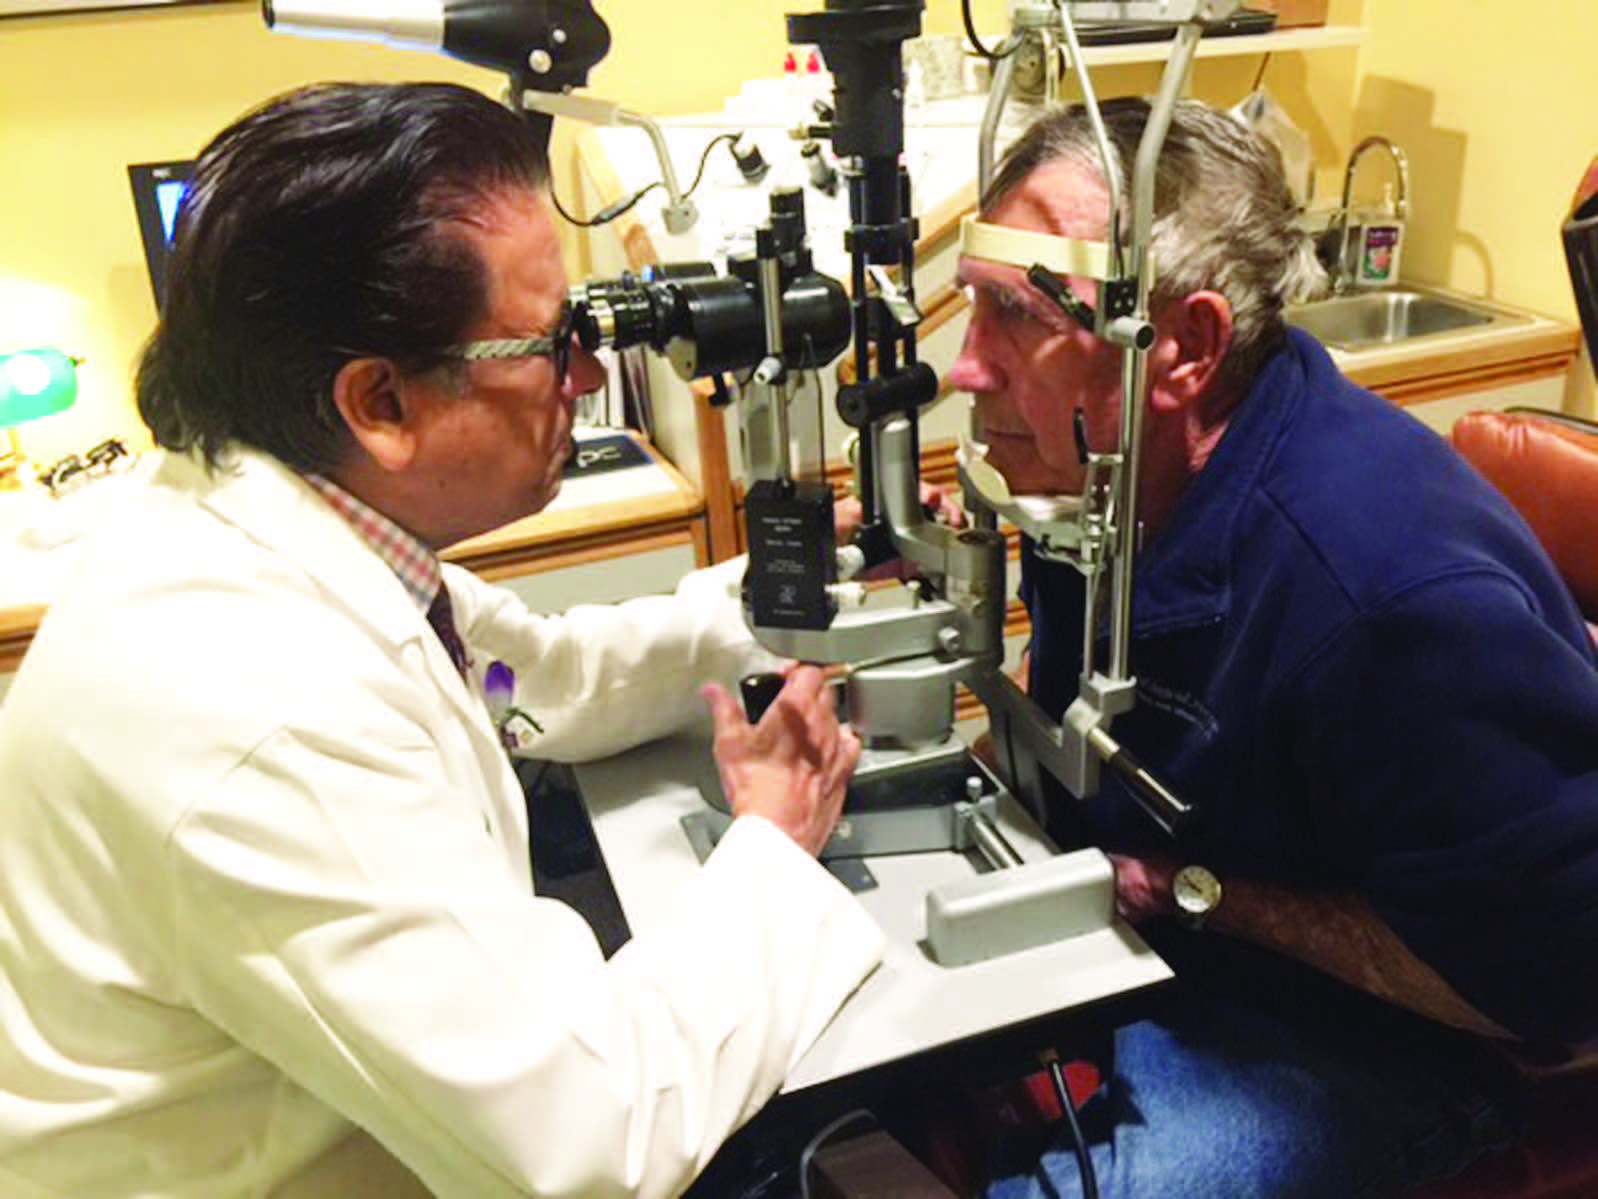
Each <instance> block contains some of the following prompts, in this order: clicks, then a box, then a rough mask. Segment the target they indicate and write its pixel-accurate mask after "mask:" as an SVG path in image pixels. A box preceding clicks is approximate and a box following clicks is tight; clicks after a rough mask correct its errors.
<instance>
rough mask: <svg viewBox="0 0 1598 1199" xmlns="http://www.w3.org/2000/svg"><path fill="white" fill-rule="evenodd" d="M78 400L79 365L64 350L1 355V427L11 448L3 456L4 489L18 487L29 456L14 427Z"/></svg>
mask: <svg viewBox="0 0 1598 1199" xmlns="http://www.w3.org/2000/svg"><path fill="white" fill-rule="evenodd" d="M77 398H78V364H77V360H76V359H74V358H70V357H68V356H67V355H66V354H63V353H62V352H61V351H60V350H57V349H54V348H52V347H43V348H40V349H34V350H17V351H15V352H13V353H8V354H0V427H3V428H4V429H5V431H6V438H7V442H8V446H7V449H6V451H5V452H4V453H0V486H9V485H14V481H15V475H16V471H17V468H18V467H19V466H21V465H22V464H23V463H24V462H25V461H27V459H26V457H25V456H24V455H23V453H22V448H21V446H20V445H18V443H17V433H16V429H15V427H14V426H16V425H20V424H23V423H25V422H27V421H30V420H37V419H38V418H39V417H41V416H53V415H55V414H56V413H57V412H64V411H66V409H68V408H70V407H72V405H73V403H74V401H76V400H77Z"/></svg>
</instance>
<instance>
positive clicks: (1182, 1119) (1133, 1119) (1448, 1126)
mask: <svg viewBox="0 0 1598 1199" xmlns="http://www.w3.org/2000/svg"><path fill="white" fill-rule="evenodd" d="M1351 998H1357V999H1359V1003H1364V1002H1365V1001H1364V1000H1363V999H1362V998H1360V997H1351ZM1354 1006H1355V1007H1358V1004H1356V1005H1354ZM1364 1014H1365V1013H1357V1014H1355V1015H1353V1016H1352V1017H1351V1018H1349V1019H1347V1020H1344V1019H1328V1018H1326V1014H1325V1013H1324V1012H1322V1013H1318V1014H1315V1015H1310V1016H1308V1017H1306V1016H1305V1015H1304V1014H1302V1013H1300V1012H1295V1011H1293V1010H1291V1007H1290V1005H1271V1004H1268V1003H1261V1004H1254V1003H1251V1002H1249V1001H1248V999H1247V998H1246V997H1244V998H1242V999H1239V997H1237V996H1235V995H1229V996H1217V995H1215V994H1213V993H1210V992H1206V991H1201V990H1196V989H1192V988H1182V989H1181V990H1180V991H1176V992H1173V993H1172V995H1171V996H1170V999H1169V1001H1167V1002H1162V1003H1161V1004H1160V1005H1159V1008H1158V1010H1157V1012H1156V1014H1155V1015H1154V1016H1152V1017H1151V1018H1149V1019H1145V1020H1142V1021H1140V1022H1138V1023H1135V1024H1131V1025H1128V1026H1126V1027H1124V1028H1122V1029H1119V1030H1118V1031H1117V1032H1116V1033H1115V1047H1114V1053H1115V1058H1114V1062H1113V1065H1112V1066H1111V1068H1110V1069H1109V1070H1108V1071H1107V1072H1106V1079H1105V1083H1104V1085H1103V1086H1102V1087H1101V1089H1100V1090H1099V1092H1098V1093H1096V1094H1095V1095H1094V1096H1093V1097H1092V1098H1091V1099H1090V1100H1089V1101H1088V1102H1087V1103H1086V1104H1085V1105H1084V1106H1083V1108H1082V1111H1081V1120H1082V1123H1083V1129H1084V1133H1085V1135H1086V1138H1087V1140H1088V1142H1089V1146H1090V1153H1091V1156H1092V1160H1093V1165H1094V1169H1095V1171H1096V1173H1097V1176H1098V1182H1099V1193H1100V1195H1101V1196H1102V1199H1170V1197H1180V1199H1371V1197H1375V1196H1384V1195H1397V1194H1401V1193H1402V1192H1403V1190H1404V1189H1406V1188H1407V1187H1409V1186H1412V1185H1415V1184H1417V1183H1420V1182H1424V1181H1427V1180H1430V1179H1434V1178H1440V1177H1444V1176H1446V1175H1449V1174H1451V1173H1454V1172H1455V1171H1457V1170H1458V1169H1460V1168H1461V1167H1463V1166H1464V1165H1465V1164H1467V1163H1468V1162H1470V1161H1471V1160H1472V1159H1474V1158H1475V1157H1476V1156H1478V1155H1479V1154H1480V1153H1482V1152H1483V1151H1485V1150H1487V1149H1489V1148H1495V1147H1500V1146H1505V1145H1507V1144H1509V1143H1511V1142H1512V1140H1513V1135H1514V1134H1513V1127H1514V1124H1515V1114H1514V1113H1515V1106H1516V1105H1515V1094H1516V1090H1517V1088H1516V1087H1515V1085H1514V1084H1513V1082H1512V1080H1510V1079H1509V1078H1508V1077H1507V1075H1505V1074H1500V1073H1498V1072H1497V1071H1496V1070H1495V1069H1493V1068H1491V1067H1490V1066H1488V1065H1487V1064H1486V1062H1487V1059H1486V1056H1485V1055H1482V1054H1478V1053H1476V1052H1474V1049H1475V1048H1477V1047H1475V1046H1474V1045H1473V1044H1472V1043H1471V1042H1470V1041H1469V1040H1468V1039H1466V1038H1463V1037H1460V1038H1454V1037H1453V1036H1452V1034H1449V1033H1446V1032H1445V1031H1444V1030H1435V1031H1436V1032H1437V1034H1438V1035H1437V1036H1436V1037H1430V1036H1426V1035H1420V1036H1410V1035H1407V1034H1406V1035H1390V1032H1389V1030H1390V1029H1392V1028H1393V1024H1390V1023H1389V1022H1388V1021H1386V1020H1385V1019H1377V1020H1375V1021H1368V1020H1366V1019H1364V1018H1363V1015H1364ZM1397 1027H1398V1028H1407V1027H1408V1026H1407V1025H1406V1024H1404V1023H1403V1022H1397ZM1426 1031H1427V1030H1426V1029H1425V1028H1424V1027H1422V1028H1421V1029H1420V1032H1421V1033H1423V1034H1424V1033H1425V1032H1426ZM1455 1050H1459V1052H1455ZM1056 1130H1057V1131H1056ZM1049 1135H1050V1136H1051V1137H1052V1139H1051V1140H1050V1141H1049V1142H1048V1143H1047V1144H1046V1145H1045V1146H1043V1147H1042V1149H1041V1153H1040V1150H1039V1146H1038V1145H1037V1144H1036V1143H1035V1142H1033V1143H1032V1144H1021V1143H1019V1142H1016V1143H1010V1144H1006V1145H1000V1146H998V1147H996V1152H995V1158H996V1160H994V1161H993V1162H991V1163H990V1171H991V1172H990V1174H989V1177H990V1178H992V1179H994V1180H995V1181H993V1182H992V1183H991V1184H990V1186H989V1188H988V1190H987V1192H986V1193H987V1196H988V1199H1070V1197H1076V1196H1080V1195H1082V1193H1083V1192H1082V1188H1081V1182H1080V1177H1079V1174H1078V1167H1077V1161H1076V1157H1075V1154H1074V1153H1073V1151H1072V1149H1071V1147H1070V1143H1069V1140H1068V1139H1067V1134H1066V1132H1065V1126H1064V1125H1063V1124H1059V1125H1056V1126H1052V1127H1051V1130H1050V1134H1049Z"/></svg>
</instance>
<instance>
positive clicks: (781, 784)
mask: <svg viewBox="0 0 1598 1199" xmlns="http://www.w3.org/2000/svg"><path fill="white" fill-rule="evenodd" d="M784 674H785V675H786V676H787V681H786V682H785V683H784V684H783V688H782V690H781V691H779V692H778V693H777V698H776V699H775V700H773V701H772V703H771V706H770V707H768V708H767V709H766V711H765V714H764V715H762V716H761V717H760V721H759V723H758V724H750V723H749V721H748V720H747V719H745V717H744V712H743V708H742V707H741V706H740V704H739V703H738V701H737V700H736V699H734V698H733V697H732V694H731V693H730V692H728V691H727V689H726V688H724V687H719V686H717V685H716V684H714V683H711V684H709V685H707V686H706V687H705V688H704V690H703V692H702V694H703V695H704V697H705V700H706V702H707V703H708V704H709V705H710V714H711V716H712V718H713V719H714V720H715V724H716V742H715V750H714V753H715V757H716V766H717V769H718V770H719V771H720V774H721V786H722V790H723V791H725V792H726V793H727V800H728V803H730V804H731V806H732V811H733V815H735V816H744V815H753V816H763V817H765V818H766V819H767V820H769V821H771V822H772V823H773V824H775V825H776V826H777V827H778V828H780V829H781V830H782V831H783V832H785V833H787V834H788V836H790V837H792V838H793V839H794V840H795V841H796V842H798V843H799V845H800V846H802V847H803V848H804V849H805V850H806V851H807V852H809V853H812V854H814V853H818V852H820V850H821V847H822V846H823V845H825V844H826V843H827V838H828V837H830V836H831V835H832V830H833V828H834V826H836V825H837V823H838V813H839V812H840V811H841V810H842V808H843V795H844V788H845V787H846V786H847V785H848V782H849V777H850V776H851V775H852V774H853V773H854V768H855V764H856V763H857V762H858V761H859V760H860V739H859V738H858V737H856V736H855V734H854V730H852V729H851V728H849V727H848V726H847V725H845V724H841V723H840V722H839V720H838V714H837V712H836V710H835V709H834V707H833V700H832V688H831V687H829V686H828V685H827V681H826V677H825V676H824V675H823V674H822V672H821V671H820V670H819V669H818V668H816V667H814V666H799V665H794V666H789V667H788V668H787V669H786V670H785V671H784Z"/></svg>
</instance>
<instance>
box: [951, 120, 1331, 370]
mask: <svg viewBox="0 0 1598 1199" xmlns="http://www.w3.org/2000/svg"><path fill="white" fill-rule="evenodd" d="M1100 115H1101V117H1102V119H1103V122H1104V129H1105V137H1106V140H1107V141H1108V142H1109V147H1110V158H1111V160H1112V162H1113V164H1114V166H1113V170H1114V174H1115V179H1114V186H1115V188H1116V193H1115V194H1116V198H1117V203H1118V206H1119V213H1120V217H1121V234H1120V235H1121V241H1122V243H1123V244H1125V243H1126V242H1127V241H1128V240H1129V238H1130V235H1131V226H1132V212H1131V197H1132V173H1133V169H1134V167H1135V164H1136V161H1137V149H1138V142H1139V140H1140V139H1141V138H1142V136H1143V130H1144V128H1145V127H1146V126H1147V124H1148V120H1149V105H1148V102H1147V101H1145V100H1141V99H1135V98H1131V97H1123V98H1119V99H1114V100H1107V101H1105V102H1104V103H1103V104H1101V105H1100ZM1059 161H1065V162H1070V163H1073V164H1075V165H1077V166H1080V167H1082V168H1083V169H1085V170H1087V171H1090V172H1091V173H1092V174H1093V175H1094V176H1096V177H1097V178H1099V179H1101V180H1102V179H1103V178H1104V160H1103V159H1102V158H1101V157H1100V154H1099V151H1098V144H1097V142H1096V141H1095V140H1094V137H1093V129H1092V126H1091V125H1090V123H1089V117H1088V113H1087V110H1086V109H1085V108H1084V107H1083V106H1082V105H1080V104H1077V105H1072V106H1071V107H1069V108H1061V109H1057V110H1055V111H1053V112H1051V113H1048V114H1047V115H1045V116H1043V117H1040V118H1039V119H1038V120H1037V121H1036V122H1034V123H1033V125H1032V126H1031V127H1030V128H1029V129H1027V131H1026V132H1025V133H1024V134H1023V135H1022V136H1021V137H1020V139H1019V140H1017V141H1016V142H1015V143H1014V144H1013V145H1012V146H1011V147H1010V149H1009V150H1008V151H1007V152H1006V154H1005V156H1004V158H1003V160H1002V161H1001V162H1000V164H999V166H998V169H997V170H996V171H995V172H994V177H993V181H992V182H991V183H990V184H989V186H988V191H987V194H986V195H984V196H983V198H982V207H983V210H984V211H990V210H992V209H993V208H994V207H996V206H997V205H998V204H999V203H1000V202H1001V201H1003V200H1004V199H1005V198H1006V197H1007V196H1008V195H1010V193H1011V192H1013V191H1015V190H1016V189H1017V188H1019V187H1020V186H1021V185H1022V184H1023V183H1024V182H1025V181H1026V179H1027V178H1028V176H1030V175H1031V174H1032V172H1033V171H1035V170H1037V169H1038V168H1039V167H1043V166H1046V165H1048V164H1049V163H1052V162H1059ZM1297 218H1298V206H1297V204H1296V202H1295V201H1294V199H1293V194H1292V191H1291V189H1290V188H1289V187H1288V185H1287V179H1286V177H1285V175H1284V173H1283V170H1282V161H1281V156H1280V154H1279V153H1278V152H1277V150H1276V147H1275V146H1273V145H1271V143H1269V142H1267V141H1265V140H1264V139H1263V138H1261V137H1259V136H1257V135H1256V134H1255V133H1253V132H1252V131H1251V130H1249V129H1248V128H1247V127H1246V126H1244V125H1243V124H1242V123H1241V122H1240V121H1238V120H1236V119H1235V118H1233V117H1231V116H1228V115H1227V114H1225V113H1222V112H1218V111H1216V110H1215V109H1213V108H1210V107H1209V106H1208V105H1205V104H1201V103H1197V102H1192V101H1189V102H1184V103H1181V104H1178V105H1177V106H1176V108H1175V111H1174V112H1173V114H1172V117H1171V126H1170V129H1169V131H1168V133H1167V134H1166V138H1165V143H1164V145H1163V147H1162V148H1161V152H1160V158H1159V165H1158V167H1157V169H1156V171H1155V182H1154V228H1153V237H1152V247H1151V248H1152V251H1153V256H1154V267H1155V275H1154V286H1153V291H1152V294H1151V301H1152V304H1159V303H1160V302H1162V301H1167V300H1176V299H1180V298H1181V297H1183V296H1186V295H1191V294H1192V293H1193V292H1196V291H1215V292H1219V293H1220V294H1221V295H1223V296H1225V297H1226V301H1227V303H1228V304H1229V305H1230V306H1231V309H1232V346H1231V349H1230V350H1229V351H1228V352H1227V357H1226V362H1225V364H1224V369H1225V372H1226V374H1227V376H1228V377H1229V378H1230V379H1231V380H1232V381H1233V382H1234V383H1237V384H1240V385H1243V386H1246V385H1247V384H1248V383H1250V382H1252V380H1253V378H1254V376H1255V375H1256V374H1257V373H1258V372H1259V369H1260V367H1261V366H1262V365H1263V364H1264V362H1265V360H1266V359H1267V358H1268V357H1269V356H1270V355H1271V354H1272V353H1273V352H1274V351H1275V350H1276V349H1277V348H1278V347H1279V346H1280V345H1281V344H1282V341H1283V339H1284V338H1285V337H1286V333H1287V326H1286V323H1285V322H1284V320H1283V318H1282V308H1283V306H1284V305H1286V304H1289V303H1294V302H1297V301H1299V300H1307V299H1310V298H1312V297H1314V296H1315V295H1317V294H1319V293H1320V292H1322V291H1323V290H1324V289H1325V287H1326V273H1325V271H1324V270H1323V269H1322V267H1321V265H1320V263H1319V262H1317V261H1316V258H1315V251H1314V246H1313V245H1312V243H1311V240H1310V238H1309V235H1308V234H1307V233H1305V232H1304V231H1303V230H1302V229H1301V228H1299V225H1298V219H1297Z"/></svg>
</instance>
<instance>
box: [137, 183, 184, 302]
mask: <svg viewBox="0 0 1598 1199" xmlns="http://www.w3.org/2000/svg"><path fill="white" fill-rule="evenodd" d="M193 169H194V163H192V162H190V161H186V160H185V161H179V162H141V163H135V164H133V165H131V166H129V167H128V182H129V184H131V185H132V187H133V210H134V212H135V214H137V216H138V218H139V237H140V239H141V240H142V241H143V242H144V262H145V265H146V266H147V267H148V268H149V273H150V288H151V290H153V291H154V292H155V306H156V308H157V309H159V308H160V307H161V296H162V294H163V292H164V291H165V288H166V260H167V254H168V252H169V250H170V248H171V245H172V230H173V227H174V226H175V225H176V224H177V219H178V205H179V204H181V203H182V201H183V193H184V192H185V191H187V190H188V186H189V175H190V173H191V172H192V171H193Z"/></svg>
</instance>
